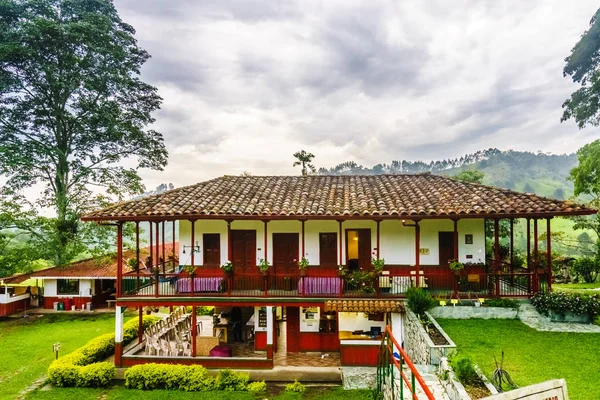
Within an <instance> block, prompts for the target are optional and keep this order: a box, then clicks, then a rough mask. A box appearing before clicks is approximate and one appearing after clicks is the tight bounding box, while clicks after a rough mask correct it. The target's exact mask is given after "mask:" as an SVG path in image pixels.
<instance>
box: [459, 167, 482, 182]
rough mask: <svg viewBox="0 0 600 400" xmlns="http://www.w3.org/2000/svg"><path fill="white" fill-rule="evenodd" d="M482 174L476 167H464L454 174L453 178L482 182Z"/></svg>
mask: <svg viewBox="0 0 600 400" xmlns="http://www.w3.org/2000/svg"><path fill="white" fill-rule="evenodd" d="M483 177H484V174H483V172H481V171H478V170H476V169H466V170H464V171H460V172H459V173H458V174H456V175H454V178H456V179H458V180H459V181H463V182H470V183H482V182H483Z"/></svg>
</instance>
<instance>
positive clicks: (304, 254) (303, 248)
mask: <svg viewBox="0 0 600 400" xmlns="http://www.w3.org/2000/svg"><path fill="white" fill-rule="evenodd" d="M300 222H301V223H302V257H301V258H300V260H302V258H304V257H305V256H306V246H305V243H304V234H305V233H304V223H305V222H306V221H305V220H301V221H300ZM300 260H298V261H300Z"/></svg>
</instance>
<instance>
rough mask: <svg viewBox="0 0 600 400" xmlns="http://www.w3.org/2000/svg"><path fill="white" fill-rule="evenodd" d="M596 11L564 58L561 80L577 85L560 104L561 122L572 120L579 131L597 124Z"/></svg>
mask: <svg viewBox="0 0 600 400" xmlns="http://www.w3.org/2000/svg"><path fill="white" fill-rule="evenodd" d="M599 17H600V10H598V11H596V14H594V16H593V17H592V19H591V21H590V27H589V29H588V30H587V31H585V32H584V34H583V35H582V36H581V39H579V41H578V42H577V44H575V47H573V49H572V50H571V54H569V56H568V57H567V58H565V62H566V64H565V67H564V69H563V75H564V76H570V77H571V79H573V82H575V83H579V84H581V88H579V90H577V91H576V92H574V93H573V94H572V95H571V97H570V98H569V99H567V100H566V101H565V102H564V103H563V108H564V111H563V115H562V118H561V121H566V120H568V119H570V118H574V119H575V121H576V122H577V124H578V125H579V128H583V127H584V126H585V125H587V124H591V125H593V126H598V125H599V124H600V19H599Z"/></svg>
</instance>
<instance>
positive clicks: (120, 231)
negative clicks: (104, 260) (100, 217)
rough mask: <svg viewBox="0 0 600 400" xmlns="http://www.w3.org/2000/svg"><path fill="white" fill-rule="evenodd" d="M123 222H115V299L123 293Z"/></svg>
mask: <svg viewBox="0 0 600 400" xmlns="http://www.w3.org/2000/svg"><path fill="white" fill-rule="evenodd" d="M122 278H123V222H120V221H119V222H118V223H117V300H118V299H119V297H121V295H122V294H123V285H122V283H123V282H121V279H122Z"/></svg>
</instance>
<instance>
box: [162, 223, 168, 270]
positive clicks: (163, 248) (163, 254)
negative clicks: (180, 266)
mask: <svg viewBox="0 0 600 400" xmlns="http://www.w3.org/2000/svg"><path fill="white" fill-rule="evenodd" d="M165 222H166V221H163V222H162V259H163V274H164V273H165V264H166V263H167V259H166V257H165V243H166V242H167V241H166V238H165Z"/></svg>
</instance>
